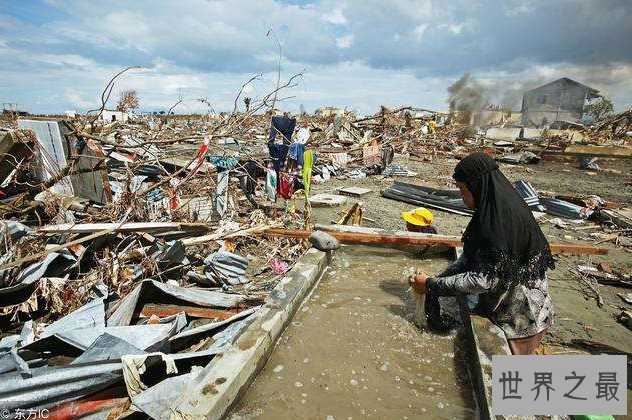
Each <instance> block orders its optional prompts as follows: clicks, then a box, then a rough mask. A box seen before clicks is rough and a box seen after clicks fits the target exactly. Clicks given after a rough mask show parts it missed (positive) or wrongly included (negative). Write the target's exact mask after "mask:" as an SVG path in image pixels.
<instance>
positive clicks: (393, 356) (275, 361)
mask: <svg viewBox="0 0 632 420" xmlns="http://www.w3.org/2000/svg"><path fill="white" fill-rule="evenodd" d="M448 262H449V261H448V260H447V259H442V258H433V259H432V260H428V259H421V260H420V259H416V258H413V257H412V256H410V255H408V254H406V253H404V252H401V251H395V250H384V249H377V248H365V247H353V248H350V247H347V248H345V249H343V250H341V251H339V252H338V254H336V255H335V256H334V258H333V261H332V264H331V265H330V268H329V270H328V272H327V273H326V274H325V276H324V277H323V278H322V280H321V281H320V284H319V285H318V286H317V287H316V288H315V289H314V290H313V291H312V294H311V296H310V297H309V298H308V299H307V300H306V301H305V302H304V303H303V306H302V307H301V308H299V310H298V312H297V314H296V315H295V316H294V319H293V321H292V323H291V324H290V326H288V328H287V329H286V330H285V332H284V333H283V335H282V336H281V338H280V340H279V343H278V344H277V347H276V348H275V349H274V351H273V353H272V355H271V356H270V359H269V360H268V362H267V364H266V366H265V367H264V368H263V370H262V372H261V373H260V375H259V377H258V378H257V379H256V380H255V382H254V383H253V384H252V386H251V387H250V388H249V389H248V391H247V392H246V394H245V395H244V397H243V398H242V399H241V400H240V401H239V402H238V403H237V405H236V406H235V408H234V409H233V411H232V414H230V415H229V416H228V418H229V419H231V420H238V419H251V418H257V419H275V420H278V419H323V420H324V419H328V420H331V419H337V420H341V419H363V418H373V419H418V418H424V419H426V418H428V419H430V418H451V419H458V418H474V417H475V416H476V410H475V407H474V396H473V392H472V388H471V385H470V380H469V377H468V374H467V371H466V368H465V365H464V361H463V360H462V356H461V351H460V350H459V347H460V346H461V345H460V344H459V341H460V338H457V334H456V333H452V334H450V335H446V336H438V335H435V334H431V333H428V332H423V331H420V330H419V329H418V328H417V327H415V326H414V325H413V324H412V312H413V306H412V300H411V298H410V296H409V293H408V285H407V284H406V282H405V274H404V272H405V270H406V269H407V268H408V267H410V266H415V267H423V268H425V270H426V271H428V272H430V273H436V272H439V271H440V270H441V269H443V268H444V267H445V266H446V265H447V264H448Z"/></svg>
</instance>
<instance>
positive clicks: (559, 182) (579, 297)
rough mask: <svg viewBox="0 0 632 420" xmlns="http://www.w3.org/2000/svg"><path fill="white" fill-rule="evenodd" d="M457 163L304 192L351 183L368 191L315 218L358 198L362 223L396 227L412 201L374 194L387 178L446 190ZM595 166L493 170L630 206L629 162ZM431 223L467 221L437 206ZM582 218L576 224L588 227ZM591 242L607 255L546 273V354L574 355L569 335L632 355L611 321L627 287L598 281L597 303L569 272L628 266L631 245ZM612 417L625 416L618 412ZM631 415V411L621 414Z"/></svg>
mask: <svg viewBox="0 0 632 420" xmlns="http://www.w3.org/2000/svg"><path fill="white" fill-rule="evenodd" d="M456 163H457V161H456V160H455V159H452V158H435V160H434V161H433V162H431V163H423V162H419V161H412V160H410V161H409V162H408V168H409V169H410V170H413V171H415V172H418V173H419V175H417V176H415V177H395V178H393V177H381V176H369V177H367V178H365V179H360V180H354V179H331V180H329V181H327V182H325V183H323V184H315V185H313V186H312V195H313V194H318V193H332V194H335V193H336V192H337V189H338V188H341V187H345V186H358V187H364V188H370V189H371V190H373V192H371V193H369V194H366V195H364V196H362V197H361V198H353V197H349V198H348V200H347V203H346V204H345V205H344V206H342V207H334V208H313V209H312V212H313V219H314V221H315V223H323V224H329V223H331V221H332V220H337V219H339V218H340V217H341V215H342V214H343V211H344V210H347V209H349V207H350V206H351V204H352V203H354V202H355V201H357V200H359V201H362V203H363V209H364V216H365V217H367V218H370V219H373V220H374V222H371V221H366V220H365V222H364V226H367V227H379V228H385V229H403V228H404V223H403V221H402V218H401V212H402V211H405V210H410V209H411V208H412V207H413V206H412V205H409V204H406V203H400V202H397V201H394V200H390V199H386V198H384V197H382V196H381V195H380V190H382V189H384V188H387V187H389V186H391V185H392V184H393V181H394V179H398V180H401V181H404V182H409V183H412V184H418V185H427V186H432V187H435V188H454V183H453V182H452V178H451V175H452V171H453V168H454V165H455V164H456ZM599 164H600V166H601V168H602V169H601V170H600V171H585V170H581V169H579V168H578V164H577V161H575V160H569V161H566V162H563V161H541V162H539V163H538V164H536V165H520V166H517V165H504V164H501V170H502V171H503V173H505V175H506V176H507V177H508V178H509V179H510V180H511V181H517V180H520V179H523V180H526V181H529V182H530V183H531V184H532V185H533V186H534V188H535V189H536V190H537V191H539V192H544V193H547V195H551V196H552V195H555V194H565V195H576V196H585V195H592V194H597V195H599V196H601V197H602V198H604V199H605V200H608V201H613V202H616V203H619V204H622V205H623V206H625V207H632V186H631V185H630V184H629V182H630V172H631V171H630V169H632V161H629V160H609V161H603V160H601V161H599ZM433 213H434V217H435V219H434V220H435V221H434V223H435V225H436V227H437V229H438V231H439V233H442V234H447V235H460V234H461V233H462V232H463V229H464V228H465V226H466V225H467V223H468V221H469V218H468V217H465V216H458V215H454V214H450V213H446V212H441V211H433ZM540 224H541V226H542V230H543V231H544V233H545V234H546V235H547V237H548V238H549V240H550V241H551V242H565V243H577V244H588V245H594V244H595V242H594V241H593V240H584V239H583V238H587V239H588V235H589V233H591V232H600V231H601V229H600V228H595V229H583V230H574V228H575V225H572V226H571V227H569V228H565V229H560V228H556V227H554V226H553V225H551V224H550V223H548V222H546V221H544V222H541V223H540ZM589 224H590V223H585V224H583V225H580V226H588V225H589ZM599 246H604V247H607V248H610V253H609V254H608V255H604V256H588V255H584V256H558V258H557V263H556V268H555V269H554V270H552V271H550V272H549V279H550V282H549V284H550V292H551V295H552V298H553V302H554V306H555V311H556V317H555V324H554V326H553V327H552V328H551V330H550V331H549V333H548V334H547V336H546V338H545V339H544V343H545V346H546V351H547V352H550V353H552V354H559V353H562V354H563V353H581V352H582V349H580V348H577V344H576V343H577V340H589V341H594V342H598V343H601V344H603V345H606V346H608V347H612V348H614V349H617V350H619V352H627V353H632V331H630V330H628V329H627V328H626V327H624V326H623V325H621V324H620V323H618V322H617V321H616V319H615V317H616V315H617V314H618V313H620V312H621V308H623V307H626V306H627V308H626V309H631V307H630V305H629V304H626V303H625V302H623V301H622V300H621V299H620V298H619V297H618V296H617V293H629V292H630V290H629V289H623V288H618V287H614V286H604V285H602V286H600V287H599V291H600V293H601V296H602V298H603V301H604V305H603V306H602V307H601V308H600V307H599V306H598V305H597V302H596V300H595V299H594V298H592V297H589V296H590V291H586V286H584V285H582V283H581V280H580V278H579V276H578V275H577V274H575V273H574V270H576V268H577V265H578V264H589V263H591V262H592V263H593V264H597V263H599V262H608V263H610V264H611V265H612V266H613V267H619V268H621V269H623V271H627V272H630V271H631V270H632V252H631V251H632V249H631V248H630V247H628V248H627V249H626V248H624V247H618V248H617V247H616V246H615V245H614V244H612V243H609V242H607V243H602V244H599ZM628 406H629V407H630V406H632V391H628ZM617 418H626V417H625V416H624V417H618V416H617ZM629 418H632V413H631V414H630V415H629Z"/></svg>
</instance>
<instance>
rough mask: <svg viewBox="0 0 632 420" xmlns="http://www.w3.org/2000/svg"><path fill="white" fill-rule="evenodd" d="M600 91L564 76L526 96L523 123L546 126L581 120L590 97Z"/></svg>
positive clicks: (531, 91)
mask: <svg viewBox="0 0 632 420" xmlns="http://www.w3.org/2000/svg"><path fill="white" fill-rule="evenodd" d="M596 92H597V91H596V90H594V89H591V88H589V87H588V86H586V85H583V84H581V83H578V82H575V81H573V80H570V79H567V78H562V79H559V80H556V81H554V82H552V83H549V84H546V85H544V86H540V87H538V88H535V89H533V90H530V91H528V92H525V94H524V96H523V99H522V124H523V125H527V126H538V127H539V126H543V125H547V124H550V123H552V122H554V121H579V120H581V119H582V116H583V113H584V104H585V103H586V99H588V98H590V97H593V96H594V95H595V94H596Z"/></svg>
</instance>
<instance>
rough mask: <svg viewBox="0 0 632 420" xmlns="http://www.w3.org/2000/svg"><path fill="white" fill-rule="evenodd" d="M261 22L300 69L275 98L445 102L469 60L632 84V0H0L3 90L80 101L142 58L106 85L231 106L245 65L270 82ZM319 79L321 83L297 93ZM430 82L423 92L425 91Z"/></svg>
mask: <svg viewBox="0 0 632 420" xmlns="http://www.w3.org/2000/svg"><path fill="white" fill-rule="evenodd" d="M269 29H273V30H274V32H275V34H277V36H278V38H279V41H280V42H281V49H282V73H283V76H284V77H288V76H289V75H291V74H293V73H296V72H300V71H302V70H304V69H305V70H306V73H305V76H304V77H303V78H302V79H301V80H300V83H301V85H300V86H299V87H298V88H296V89H295V90H294V92H293V93H292V95H296V96H297V98H296V100H295V102H296V103H295V102H293V101H294V100H290V101H288V102H286V103H285V104H284V105H283V106H286V104H287V106H288V107H291V106H295V105H296V107H297V108H298V104H300V103H305V104H306V106H307V105H309V106H314V107H316V106H322V105H327V104H329V103H333V102H335V101H338V100H339V99H343V98H346V99H347V100H349V101H353V102H349V103H348V104H341V105H343V106H344V105H349V106H357V107H358V108H359V109H362V111H363V112H368V111H369V110H370V109H376V107H377V106H378V105H379V104H380V103H381V102H382V101H384V102H389V103H390V101H394V100H395V99H394V98H392V97H391V94H392V92H395V91H399V90H400V86H395V85H394V84H395V83H406V84H407V86H404V87H402V88H401V91H402V92H403V93H405V94H403V96H402V97H401V98H402V102H401V103H404V101H403V99H406V100H410V101H413V102H414V103H416V104H417V105H420V106H423V105H427V106H429V107H430V106H432V107H444V106H445V98H446V92H445V88H446V87H447V86H449V85H450V84H452V83H453V82H454V81H455V80H457V79H458V78H459V77H460V75H461V74H463V73H466V72H467V73H470V74H472V75H474V76H476V77H477V78H478V77H479V76H480V77H482V78H483V79H486V78H488V77H489V78H490V79H491V78H492V77H497V78H499V80H501V81H506V83H508V84H509V85H511V86H517V85H516V83H518V82H524V83H526V84H529V83H532V82H533V83H539V82H547V81H551V80H553V79H554V78H557V77H561V76H568V77H571V78H575V79H577V80H578V81H581V82H584V83H587V84H589V85H594V86H595V87H596V88H598V89H600V90H603V91H604V92H605V93H606V94H610V95H612V97H613V99H614V101H615V104H616V105H617V106H618V107H619V108H621V107H624V106H626V105H628V104H629V103H630V97H631V96H632V86H630V81H629V80H630V68H631V65H632V47H631V44H630V42H629V40H630V39H632V2H630V1H627V0H585V1H581V2H580V1H576V0H558V1H554V2H551V1H544V0H507V1H505V2H502V4H501V5H499V4H498V2H496V1H492V0H455V1H453V2H446V1H439V0H393V1H391V2H388V7H385V3H384V2H383V1H380V0H345V1H344V3H343V2H340V1H335V0H313V1H309V2H306V1H295V0H285V1H274V0H225V1H217V0H189V1H187V2H186V5H183V4H181V3H180V2H172V1H169V0H155V1H153V2H151V3H146V2H129V1H126V0H111V1H106V2H102V3H100V4H99V7H98V8H96V7H95V6H94V4H93V3H91V2H85V1H80V0H64V1H60V0H46V1H45V2H37V1H36V2H34V3H33V4H31V5H30V6H28V7H25V6H22V5H20V2H15V3H14V2H5V3H3V7H2V10H1V11H0V99H2V100H3V101H9V102H16V101H18V102H19V103H23V104H24V106H25V107H26V108H28V109H30V110H32V111H35V112H52V111H55V110H57V111H63V110H64V109H65V108H67V107H78V108H81V106H80V104H81V103H82V102H81V101H83V102H85V103H90V102H92V101H93V98H94V100H96V99H97V98H98V97H99V96H100V91H101V89H102V88H103V86H104V84H105V83H106V82H107V80H108V79H109V77H111V75H113V74H115V73H116V72H117V71H119V70H120V69H121V68H123V67H126V66H129V65H140V66H142V67H143V69H142V70H138V71H136V70H135V71H134V72H128V73H126V74H125V75H124V77H121V79H120V80H119V81H117V87H116V88H117V89H119V88H123V87H126V88H134V89H137V90H138V91H139V94H140V95H141V99H142V104H143V107H147V108H148V109H156V108H160V107H168V106H170V105H172V104H173V103H174V102H175V101H176V100H177V99H178V97H179V95H180V94H182V95H184V96H185V98H186V100H185V105H184V109H203V107H202V108H200V106H201V105H200V104H199V102H197V103H196V99H197V98H200V97H208V98H210V99H212V101H213V103H214V106H216V107H217V108H218V109H222V108H221V107H222V106H225V109H230V108H231V107H232V101H233V99H234V95H235V93H236V92H237V91H238V90H239V88H240V86H241V84H243V83H244V82H245V81H247V80H248V79H249V78H250V77H252V76H253V75H255V74H259V73H262V74H263V77H262V79H261V80H259V81H258V82H257V83H254V84H253V86H252V91H251V92H248V94H249V95H250V96H256V95H261V94H263V92H265V91H266V89H269V88H270V87H271V86H274V84H275V81H276V74H275V72H276V68H277V60H278V50H277V45H276V43H275V41H274V40H273V39H271V38H269V37H266V33H267V31H268V30H269ZM378 75H379V77H383V78H384V79H385V81H386V82H387V83H383V82H381V81H379V80H378ZM325 76H329V77H332V78H334V79H336V83H333V82H332V81H329V82H328V81H327V80H326V79H325V78H324V77H325ZM342 77H344V79H342V80H341V78H342ZM316 81H318V83H323V86H324V87H319V88H318V89H317V92H318V94H317V95H316V96H314V97H307V95H310V94H313V93H314V91H315V88H314V85H313V83H317V82H316ZM338 81H340V83H338ZM428 83H431V84H432V86H433V90H432V96H431V95H426V94H423V92H425V91H424V90H423V89H424V86H427V85H428ZM334 85H336V88H334ZM344 85H347V86H358V93H353V95H351V94H350V92H349V89H347V88H345V87H344ZM367 87H370V89H368V88H367ZM249 89H250V88H249ZM335 89H343V90H344V91H345V95H341V93H340V92H338V91H336V90H335ZM435 89H436V90H435ZM510 90H511V89H510ZM514 90H516V89H514ZM360 92H361V94H360ZM512 96H513V95H512ZM316 98H318V99H316ZM380 98H383V99H382V100H380ZM187 107H188V108H187ZM308 108H309V107H308Z"/></svg>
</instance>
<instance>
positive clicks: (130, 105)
mask: <svg viewBox="0 0 632 420" xmlns="http://www.w3.org/2000/svg"><path fill="white" fill-rule="evenodd" d="M139 105H140V99H138V93H136V91H135V90H124V91H123V92H121V96H120V97H119V100H118V102H117V104H116V109H117V110H118V111H123V112H128V111H133V110H135V109H137V108H138V107H139Z"/></svg>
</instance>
